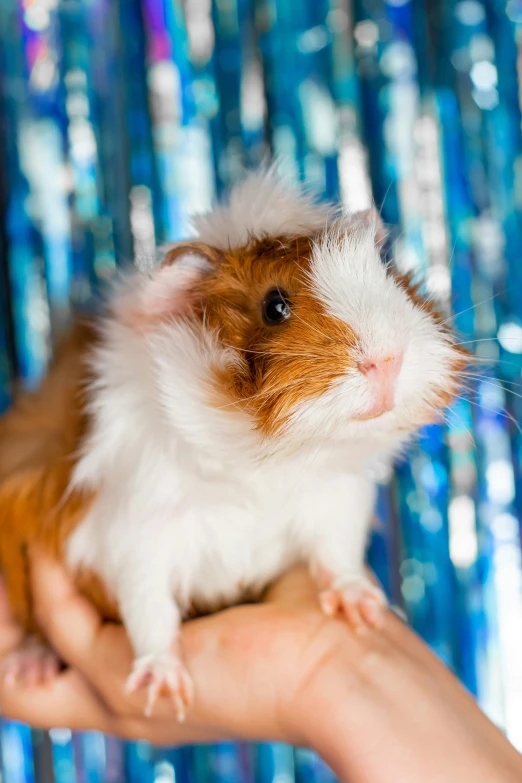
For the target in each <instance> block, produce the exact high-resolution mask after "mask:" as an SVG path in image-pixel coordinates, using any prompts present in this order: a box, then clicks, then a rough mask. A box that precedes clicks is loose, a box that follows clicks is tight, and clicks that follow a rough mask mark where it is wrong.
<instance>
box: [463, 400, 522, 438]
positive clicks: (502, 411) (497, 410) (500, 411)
mask: <svg viewBox="0 0 522 783" xmlns="http://www.w3.org/2000/svg"><path fill="white" fill-rule="evenodd" d="M457 398H458V399H460V400H466V402H469V403H470V404H471V405H475V406H476V407H477V408H478V409H479V410H484V411H488V412H489V413H497V414H500V415H501V416H502V417H503V418H504V419H509V420H510V421H511V422H513V424H514V425H515V427H516V428H517V430H518V432H519V433H520V435H522V428H521V427H520V424H519V423H518V421H517V420H516V419H515V417H514V416H512V415H511V414H510V413H508V411H507V410H506V409H505V408H487V407H486V406H485V405H483V404H482V403H481V402H477V401H476V400H472V399H471V398H470V397H462V396H461V395H457Z"/></svg>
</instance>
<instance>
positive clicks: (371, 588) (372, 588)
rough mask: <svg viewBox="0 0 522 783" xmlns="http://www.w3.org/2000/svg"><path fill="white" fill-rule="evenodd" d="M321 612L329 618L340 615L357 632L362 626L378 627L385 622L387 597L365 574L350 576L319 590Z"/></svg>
mask: <svg viewBox="0 0 522 783" xmlns="http://www.w3.org/2000/svg"><path fill="white" fill-rule="evenodd" d="M319 601H320V604H321V608H322V610H323V612H324V613H325V614H327V615H329V616H330V617H335V616H339V615H341V616H343V617H344V618H345V620H347V622H348V624H349V625H350V626H351V628H352V629H353V630H354V631H355V632H356V633H360V632H361V631H362V630H363V628H364V626H369V627H370V628H380V627H382V625H383V622H384V609H385V607H386V606H387V600H386V596H385V595H384V593H383V592H382V590H381V589H380V588H378V587H377V586H376V585H374V584H373V583H372V582H370V581H369V579H366V578H365V577H361V578H357V579H349V580H346V581H345V582H342V583H341V584H339V585H336V586H335V587H331V588H330V589H328V590H323V591H322V592H321V593H319Z"/></svg>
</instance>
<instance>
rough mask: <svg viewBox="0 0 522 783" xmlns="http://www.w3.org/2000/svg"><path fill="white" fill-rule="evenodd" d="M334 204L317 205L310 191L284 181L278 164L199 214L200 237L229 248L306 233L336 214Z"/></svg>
mask: <svg viewBox="0 0 522 783" xmlns="http://www.w3.org/2000/svg"><path fill="white" fill-rule="evenodd" d="M336 213H337V210H335V209H334V208H333V207H332V206H331V205H325V204H318V203H317V202H316V201H315V199H314V198H313V197H312V195H310V194H309V193H306V192H305V191H304V190H302V189H301V190H300V189H298V188H297V186H296V185H293V184H291V183H289V182H285V180H284V179H283V177H282V176H281V174H280V173H278V171H277V168H276V167H275V166H270V167H268V168H267V169H266V170H264V171H253V172H250V173H249V174H248V175H247V176H246V177H245V179H244V180H243V181H242V182H240V184H239V185H237V186H236V187H235V188H234V189H233V190H232V192H231V194H230V198H229V201H228V203H224V204H222V205H218V206H217V207H215V209H213V210H212V212H210V213H209V214H206V215H198V216H196V217H195V218H194V219H193V226H194V229H195V232H196V234H197V236H198V238H199V239H200V240H201V241H202V242H206V243H208V244H209V245H211V246H213V247H217V248H220V249H222V250H227V249H231V248H238V247H243V246H245V245H247V244H248V243H249V242H250V241H251V240H259V239H263V238H264V237H267V236H272V237H277V236H288V235H290V236H292V235H295V234H299V235H306V234H311V233H312V232H314V231H318V230H320V229H322V228H323V226H324V225H325V223H326V222H327V221H328V220H330V219H332V218H333V217H335V215H336Z"/></svg>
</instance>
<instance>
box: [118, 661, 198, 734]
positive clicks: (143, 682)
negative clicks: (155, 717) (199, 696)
mask: <svg viewBox="0 0 522 783" xmlns="http://www.w3.org/2000/svg"><path fill="white" fill-rule="evenodd" d="M142 688H146V689H147V704H146V707H145V716H146V717H147V718H150V717H151V715H152V712H153V710H154V705H155V704H156V702H157V700H158V698H159V696H161V695H162V694H165V695H167V696H169V697H170V698H171V700H172V702H173V704H174V707H175V709H176V716H177V719H178V721H179V722H180V723H182V722H183V721H184V720H185V717H186V713H187V709H188V708H189V707H190V705H191V704H192V701H193V699H194V687H193V685H192V679H191V677H190V674H189V673H188V671H187V669H186V668H185V665H184V664H183V662H182V661H181V660H180V659H179V658H178V657H177V656H176V655H174V654H173V653H170V652H168V653H163V654H161V655H145V656H143V657H142V658H138V659H137V660H136V661H135V662H134V666H133V669H132V672H131V674H130V675H129V677H128V679H127V683H126V686H125V690H126V691H127V693H129V694H130V693H136V691H139V690H141V689H142Z"/></svg>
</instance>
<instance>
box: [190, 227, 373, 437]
mask: <svg viewBox="0 0 522 783" xmlns="http://www.w3.org/2000/svg"><path fill="white" fill-rule="evenodd" d="M312 241H313V239H312V238H308V237H302V236H300V237H278V238H266V239H262V240H258V241H253V242H251V243H250V244H249V245H247V246H246V247H244V248H240V249H237V250H230V251H224V252H223V257H222V259H221V262H220V263H219V269H218V272H217V273H214V274H213V273H211V274H210V275H207V276H206V277H205V278H204V280H203V281H202V283H201V284H200V287H199V296H200V305H199V314H200V318H202V319H203V318H204V319H205V322H206V323H207V324H208V325H209V326H210V327H212V328H215V329H216V330H217V331H219V334H220V339H221V340H222V342H223V343H224V344H225V345H229V346H231V347H232V348H235V349H236V350H237V351H238V352H239V354H240V356H241V358H242V365H241V367H240V368H239V371H238V370H237V368H234V369H231V370H230V371H228V372H227V373H226V374H224V375H223V374H221V375H220V377H218V378H217V379H216V386H217V387H218V388H219V389H225V390H226V391H225V398H227V400H226V401H227V402H228V403H229V404H230V401H232V402H233V403H234V404H237V405H239V406H241V407H244V408H245V409H246V410H247V411H248V412H249V413H250V414H251V415H252V416H253V417H254V419H255V421H256V423H257V427H258V429H259V430H260V431H261V432H262V433H263V434H265V435H269V436H271V435H274V434H276V433H277V432H278V431H280V430H281V429H283V428H284V426H285V423H286V421H287V419H288V417H289V416H290V414H291V412H292V410H293V409H294V408H295V406H296V405H297V404H298V403H299V402H302V401H303V400H305V399H309V398H313V397H318V396H320V395H321V394H323V393H324V392H325V391H326V390H327V389H328V388H329V387H330V386H331V385H332V384H333V383H334V382H335V381H336V380H337V379H339V378H342V377H343V376H344V375H345V373H346V371H347V370H348V369H349V368H350V366H355V359H353V358H352V357H351V356H350V350H351V349H354V348H355V346H356V343H357V339H358V337H357V335H356V334H355V333H354V331H353V329H351V328H350V326H349V325H348V324H346V323H344V322H343V321H340V320H338V319H336V318H334V317H333V316H331V315H330V314H328V313H327V312H326V311H325V309H324V307H323V305H322V304H321V302H319V300H318V299H316V298H315V297H314V296H313V293H312V292H311V291H310V290H308V287H307V286H306V285H305V279H306V276H307V275H308V273H309V271H310V256H311V252H312ZM210 260H211V261H212V257H210ZM270 289H279V290H281V291H284V292H285V294H287V295H288V297H289V299H290V302H291V308H292V317H291V318H290V319H289V320H288V321H287V322H285V323H284V324H281V325H280V326H277V327H270V326H265V324H264V323H263V320H262V315H261V302H262V301H263V299H264V297H265V295H266V294H267V292H268V291H269V290H270ZM221 402H222V401H221Z"/></svg>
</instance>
